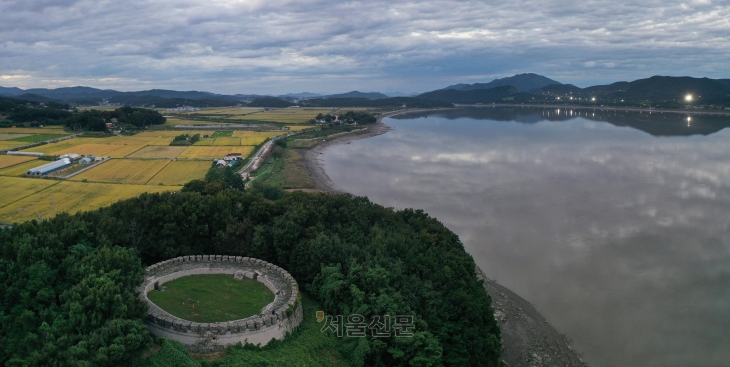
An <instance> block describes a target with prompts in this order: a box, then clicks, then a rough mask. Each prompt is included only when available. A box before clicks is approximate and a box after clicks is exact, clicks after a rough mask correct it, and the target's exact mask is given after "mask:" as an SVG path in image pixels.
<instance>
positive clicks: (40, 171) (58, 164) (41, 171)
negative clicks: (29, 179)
mask: <svg viewBox="0 0 730 367" xmlns="http://www.w3.org/2000/svg"><path fill="white" fill-rule="evenodd" d="M70 165H71V159H69V158H62V159H59V160H57V161H55V162H51V163H48V164H44V165H42V166H40V167H36V168H31V169H29V170H28V171H27V172H25V174H27V175H32V176H45V175H47V174H49V173H51V172H53V171H58V170H59V169H62V168H66V167H68V166H70Z"/></svg>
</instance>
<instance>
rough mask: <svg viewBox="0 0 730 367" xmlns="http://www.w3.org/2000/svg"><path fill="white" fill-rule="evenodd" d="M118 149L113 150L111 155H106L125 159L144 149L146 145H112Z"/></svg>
mask: <svg viewBox="0 0 730 367" xmlns="http://www.w3.org/2000/svg"><path fill="white" fill-rule="evenodd" d="M111 146H115V147H118V148H117V149H114V150H112V151H111V152H109V153H106V156H107V157H111V158H124V157H126V156H128V155H130V154H132V153H134V152H136V151H138V150H140V149H142V148H144V145H111Z"/></svg>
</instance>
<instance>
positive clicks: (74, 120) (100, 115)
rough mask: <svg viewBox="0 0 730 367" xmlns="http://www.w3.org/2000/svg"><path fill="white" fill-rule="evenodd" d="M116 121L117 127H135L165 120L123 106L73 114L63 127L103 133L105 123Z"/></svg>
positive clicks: (144, 111) (147, 112)
mask: <svg viewBox="0 0 730 367" xmlns="http://www.w3.org/2000/svg"><path fill="white" fill-rule="evenodd" d="M114 118H115V119H117V125H124V124H130V125H134V126H135V127H141V128H143V127H145V126H150V125H157V124H164V123H165V121H166V119H165V118H164V117H162V115H161V114H160V113H159V112H157V111H155V110H150V109H147V108H134V107H129V106H124V107H120V108H117V109H116V110H114V111H98V110H90V111H83V112H81V113H77V114H74V115H73V116H71V117H70V118H68V119H66V121H65V125H66V126H68V127H69V128H72V129H74V130H91V131H104V130H106V125H105V124H106V123H107V122H112V119H114Z"/></svg>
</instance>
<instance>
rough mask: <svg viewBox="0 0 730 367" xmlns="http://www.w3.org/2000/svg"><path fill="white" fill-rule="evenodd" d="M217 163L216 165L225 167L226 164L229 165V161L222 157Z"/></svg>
mask: <svg viewBox="0 0 730 367" xmlns="http://www.w3.org/2000/svg"><path fill="white" fill-rule="evenodd" d="M215 165H216V166H223V167H225V166H227V165H228V163H227V162H226V161H224V160H222V159H219V160H218V162H216V163H215Z"/></svg>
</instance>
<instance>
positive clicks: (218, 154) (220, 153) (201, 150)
mask: <svg viewBox="0 0 730 367" xmlns="http://www.w3.org/2000/svg"><path fill="white" fill-rule="evenodd" d="M252 150H253V147H231V146H228V147H217V146H211V147H198V146H192V147H189V148H187V149H185V151H184V152H182V153H181V154H180V156H179V157H178V158H184V159H202V160H210V159H213V158H219V159H220V158H223V157H224V156H226V154H230V153H241V155H242V156H244V157H246V156H248V155H249V154H250V153H251V151H252Z"/></svg>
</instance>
